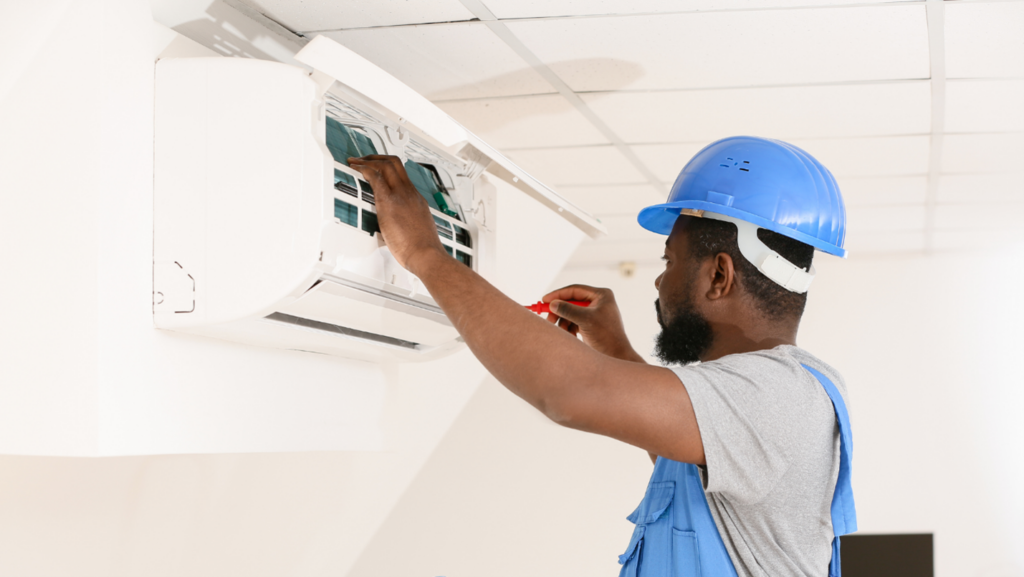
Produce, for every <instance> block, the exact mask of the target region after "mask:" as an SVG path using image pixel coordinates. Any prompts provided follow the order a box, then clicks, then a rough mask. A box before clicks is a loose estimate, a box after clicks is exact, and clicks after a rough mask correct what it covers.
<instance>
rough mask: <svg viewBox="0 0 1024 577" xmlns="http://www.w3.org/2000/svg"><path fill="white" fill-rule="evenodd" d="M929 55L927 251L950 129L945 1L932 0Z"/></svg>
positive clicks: (931, 244) (929, 5) (930, 247)
mask: <svg viewBox="0 0 1024 577" xmlns="http://www.w3.org/2000/svg"><path fill="white" fill-rule="evenodd" d="M926 14H927V18H928V56H929V59H930V61H931V62H930V64H931V66H930V67H931V77H932V78H931V91H932V94H931V106H932V110H931V113H932V114H931V125H932V133H931V136H930V138H929V149H928V185H927V189H926V192H925V201H924V205H925V241H924V248H925V251H926V252H932V250H933V248H934V244H935V243H934V241H935V206H936V204H937V203H936V200H937V199H938V196H939V174H941V173H942V148H943V144H944V143H943V135H944V132H945V128H946V38H945V37H946V34H945V6H943V4H942V0H928V2H927V5H926Z"/></svg>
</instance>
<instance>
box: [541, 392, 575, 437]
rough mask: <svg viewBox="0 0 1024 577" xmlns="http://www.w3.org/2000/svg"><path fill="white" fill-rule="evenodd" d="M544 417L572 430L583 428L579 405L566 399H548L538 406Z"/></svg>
mask: <svg viewBox="0 0 1024 577" xmlns="http://www.w3.org/2000/svg"><path fill="white" fill-rule="evenodd" d="M537 408H538V409H540V411H541V412H542V413H544V416H546V417H547V418H549V419H551V420H552V421H553V422H554V423H555V424H557V425H561V426H563V427H568V428H570V429H581V428H583V419H582V415H581V411H580V408H579V406H578V403H574V402H572V401H571V400H570V399H565V398H558V397H554V398H546V399H544V400H543V401H541V403H539V404H538V406H537Z"/></svg>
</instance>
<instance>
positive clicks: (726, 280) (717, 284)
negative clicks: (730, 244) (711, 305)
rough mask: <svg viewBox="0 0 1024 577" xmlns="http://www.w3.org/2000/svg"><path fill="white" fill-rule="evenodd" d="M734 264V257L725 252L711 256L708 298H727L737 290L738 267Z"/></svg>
mask: <svg viewBox="0 0 1024 577" xmlns="http://www.w3.org/2000/svg"><path fill="white" fill-rule="evenodd" d="M733 264H734V263H733V261H732V257H731V256H729V255H728V254H726V253H724V252H720V253H718V254H716V255H715V256H713V257H712V258H711V260H710V267H709V269H708V275H709V276H710V280H711V285H710V286H709V287H708V292H707V295H706V296H707V299H708V300H718V299H721V298H725V297H727V296H729V295H730V294H732V293H733V291H735V290H736V269H735V268H734V267H733Z"/></svg>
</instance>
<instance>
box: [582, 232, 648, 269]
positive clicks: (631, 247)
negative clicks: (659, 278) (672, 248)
mask: <svg viewBox="0 0 1024 577" xmlns="http://www.w3.org/2000/svg"><path fill="white" fill-rule="evenodd" d="M650 234H651V240H642V241H634V242H608V241H602V240H596V241H594V240H587V241H584V242H582V243H580V246H579V248H577V249H576V252H575V253H573V255H572V256H571V257H569V263H568V264H569V266H593V265H607V264H614V263H619V262H623V261H633V262H656V261H657V260H658V259H660V258H661V255H663V254H665V238H666V237H664V236H661V235H656V234H654V233H650Z"/></svg>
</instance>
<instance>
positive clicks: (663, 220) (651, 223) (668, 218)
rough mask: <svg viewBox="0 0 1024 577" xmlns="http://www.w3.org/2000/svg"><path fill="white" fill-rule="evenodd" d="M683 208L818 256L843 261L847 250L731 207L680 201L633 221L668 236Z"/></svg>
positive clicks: (652, 208) (654, 208) (653, 208)
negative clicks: (752, 228) (750, 226)
mask: <svg viewBox="0 0 1024 577" xmlns="http://www.w3.org/2000/svg"><path fill="white" fill-rule="evenodd" d="M684 208H686V209H692V210H704V211H707V212H714V213H717V214H724V215H725V216H731V217H733V218H738V219H740V220H745V221H747V222H751V223H754V224H756V225H757V226H759V227H761V228H766V229H768V230H770V231H773V232H777V233H779V234H781V235H783V236H788V237H789V238H792V239H794V240H798V241H800V242H802V243H804V244H809V245H811V246H813V247H814V248H816V249H817V250H820V251H821V252H824V253H827V254H831V255H834V256H838V257H840V258H846V249H844V248H842V247H838V246H836V245H834V244H831V243H829V242H825V241H823V240H820V239H818V238H815V237H813V236H811V235H809V234H804V233H802V232H800V231H798V230H793V229H791V228H788V227H785V226H782V225H779V224H776V223H774V222H772V221H770V220H768V219H766V218H762V217H760V216H757V215H754V214H750V213H749V212H745V211H742V210H737V209H735V208H733V207H731V206H723V205H721V204H717V203H714V202H708V201H702V200H681V201H676V202H666V203H664V204H655V205H653V206H648V207H647V208H645V209H643V210H641V211H640V214H639V215H637V218H636V220H637V222H638V223H639V224H640V226H642V227H644V228H646V229H647V230H649V231H651V232H654V233H657V234H664V235H668V234H670V233H671V232H672V227H673V226H675V223H676V219H678V218H679V213H680V211H682V210H683V209H684Z"/></svg>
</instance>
